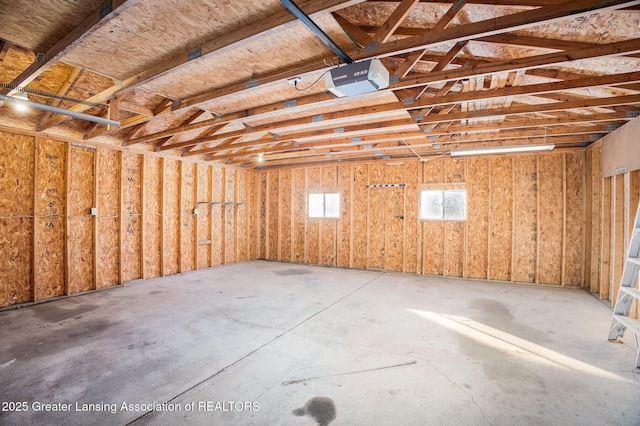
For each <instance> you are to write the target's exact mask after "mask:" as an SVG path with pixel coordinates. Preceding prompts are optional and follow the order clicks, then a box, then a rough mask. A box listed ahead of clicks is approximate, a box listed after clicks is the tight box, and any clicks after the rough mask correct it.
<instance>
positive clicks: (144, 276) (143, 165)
mask: <svg viewBox="0 0 640 426" xmlns="http://www.w3.org/2000/svg"><path fill="white" fill-rule="evenodd" d="M146 164H147V156H146V155H143V156H142V162H141V167H140V169H141V170H140V179H141V180H142V182H141V184H140V197H141V199H142V203H141V206H140V231H141V232H140V275H141V276H142V279H143V280H146V279H147V268H145V263H146V259H147V256H146V250H145V248H144V246H145V244H144V242H145V237H146V235H147V227H146V225H145V222H146V221H145V218H146V214H147V207H146V202H145V197H146V194H147V190H146V186H147V185H146V184H147V182H146V179H145V169H146ZM196 248H197V247H196Z"/></svg>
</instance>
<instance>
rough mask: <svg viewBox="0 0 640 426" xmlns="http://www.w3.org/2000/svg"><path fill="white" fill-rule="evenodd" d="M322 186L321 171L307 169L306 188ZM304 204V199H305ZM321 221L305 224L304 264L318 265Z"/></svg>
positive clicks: (308, 220)
mask: <svg viewBox="0 0 640 426" xmlns="http://www.w3.org/2000/svg"><path fill="white" fill-rule="evenodd" d="M321 185H322V169H320V168H318V167H314V168H310V169H307V188H319V187H320V186H321ZM305 202H306V197H305ZM321 220H323V219H309V218H307V224H306V237H307V240H306V243H307V244H306V250H305V262H306V263H311V264H313V265H317V264H318V263H320V221H321Z"/></svg>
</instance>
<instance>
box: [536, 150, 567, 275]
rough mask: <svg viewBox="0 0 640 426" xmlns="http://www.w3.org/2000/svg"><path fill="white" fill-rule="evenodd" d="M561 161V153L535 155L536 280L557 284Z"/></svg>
mask: <svg viewBox="0 0 640 426" xmlns="http://www.w3.org/2000/svg"><path fill="white" fill-rule="evenodd" d="M563 166H564V164H563V161H562V156H561V155H541V156H539V157H538V178H539V190H540V198H539V200H538V204H539V206H540V207H539V208H540V212H539V216H538V217H539V221H540V222H539V224H538V226H539V231H538V238H539V240H538V282H539V283H543V284H559V283H560V278H561V271H562V243H563V234H562V223H563V207H562V204H563V197H562V196H557V195H556V196H553V195H552V194H558V195H560V194H563V182H562V180H563V176H562V172H563Z"/></svg>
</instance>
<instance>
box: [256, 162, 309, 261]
mask: <svg viewBox="0 0 640 426" xmlns="http://www.w3.org/2000/svg"><path fill="white" fill-rule="evenodd" d="M303 173H304V171H303ZM259 185H260V186H259V188H258V191H259V194H260V201H259V203H260V205H259V211H260V213H259V222H260V235H259V238H258V241H259V243H258V245H259V247H260V251H259V255H258V258H260V259H266V258H267V235H266V234H267V174H266V173H262V174H260V182H259ZM303 235H304V230H303ZM303 238H304V237H303ZM302 253H304V249H303V252H302Z"/></svg>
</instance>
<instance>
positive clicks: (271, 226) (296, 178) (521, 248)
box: [250, 151, 586, 286]
mask: <svg viewBox="0 0 640 426" xmlns="http://www.w3.org/2000/svg"><path fill="white" fill-rule="evenodd" d="M254 179H255V185H254V186H253V188H254V190H255V192H254V193H253V194H252V196H251V198H252V199H255V203H256V205H257V206H258V209H257V211H256V212H255V213H254V215H255V217H254V216H252V217H251V220H252V222H254V224H253V226H256V227H257V229H255V230H252V232H251V234H250V237H251V238H252V244H255V248H254V249H252V254H253V253H255V255H256V256H258V257H261V258H265V259H269V260H280V261H291V262H300V263H310V264H320V265H329V266H340V267H349V268H366V269H375V270H387V271H404V272H412V273H421V274H433V275H444V276H456V277H471V278H481V279H490V280H506V281H518V282H531V283H544V284H559V285H568V286H581V285H583V283H584V281H585V239H584V232H585V181H586V174H585V153H584V152H579V151H576V152H565V153H549V154H539V155H518V156H509V157H507V156H496V157H478V158H469V159H450V158H442V159H434V160H432V161H429V162H427V163H418V162H415V161H409V162H387V163H384V162H375V163H368V164H367V163H357V164H344V165H343V164H335V165H330V166H322V167H305V168H292V169H280V170H273V171H265V172H261V173H260V174H259V175H258V176H256V177H254ZM389 183H406V184H407V186H406V187H387V188H367V185H369V184H389ZM432 187H443V188H449V187H462V188H466V189H467V203H468V213H467V220H466V221H421V220H419V218H418V214H419V191H420V189H421V188H432ZM310 191H324V192H332V191H339V192H340V194H341V206H340V208H341V213H340V218H339V219H310V218H308V217H307V214H306V208H307V194H308V193H309V192H310Z"/></svg>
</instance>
